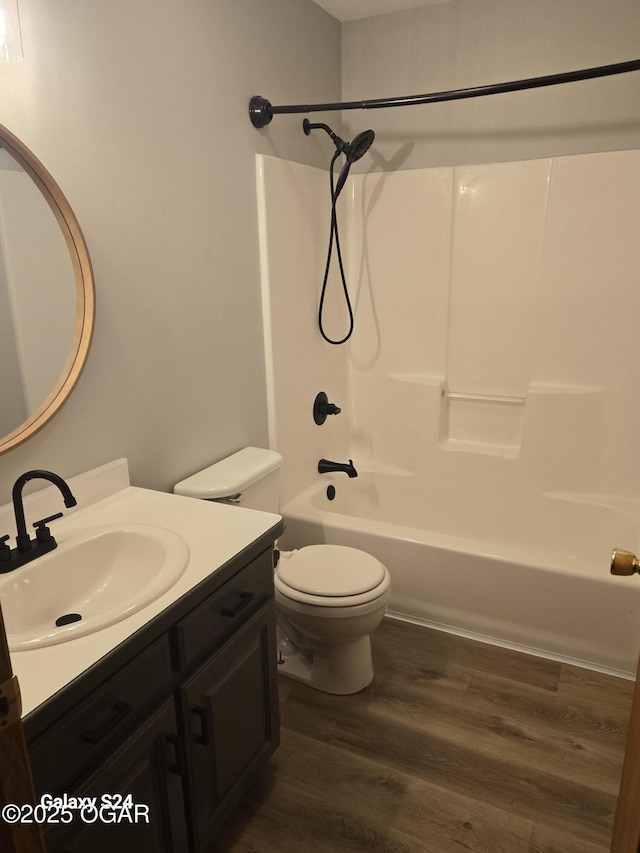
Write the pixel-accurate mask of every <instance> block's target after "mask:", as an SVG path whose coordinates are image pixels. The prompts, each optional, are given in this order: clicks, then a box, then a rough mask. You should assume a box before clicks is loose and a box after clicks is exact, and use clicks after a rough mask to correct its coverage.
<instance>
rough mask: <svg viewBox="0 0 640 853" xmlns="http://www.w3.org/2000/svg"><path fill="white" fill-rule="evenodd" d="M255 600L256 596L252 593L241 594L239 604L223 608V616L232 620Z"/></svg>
mask: <svg viewBox="0 0 640 853" xmlns="http://www.w3.org/2000/svg"><path fill="white" fill-rule="evenodd" d="M254 598H255V595H254V594H253V593H252V592H241V593H240V600H239V601H238V602H237V604H235V605H234V606H233V607H223V608H222V615H223V616H231V618H233V617H234V616H237V615H238V613H240V611H241V610H244V608H245V607H247V605H249V604H251V602H252V601H253V599H254Z"/></svg>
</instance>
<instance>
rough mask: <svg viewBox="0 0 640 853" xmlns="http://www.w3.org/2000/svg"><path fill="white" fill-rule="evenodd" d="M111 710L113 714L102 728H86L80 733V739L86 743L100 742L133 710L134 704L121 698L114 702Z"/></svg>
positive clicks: (93, 744)
mask: <svg viewBox="0 0 640 853" xmlns="http://www.w3.org/2000/svg"><path fill="white" fill-rule="evenodd" d="M111 711H112V712H113V714H112V716H110V717H109V719H108V720H107V721H106V723H105V724H104V725H103V726H102V727H101V728H99V729H97V730H94V731H91V729H85V730H84V731H83V732H82V734H81V735H80V740H83V741H84V742H85V743H90V744H91V745H92V746H95V745H96V744H97V743H100V741H101V740H102V739H103V738H105V737H106V736H107V735H108V734H109V733H110V732H111V731H112V730H113V729H114V728H115V727H116V726H117V725H118V723H120V722H122V720H124V718H125V717H127V716H128V715H129V714H130V713H131V712H132V711H133V705H129V703H128V702H122V701H120V700H119V701H117V702H114V703H113V705H112V706H111Z"/></svg>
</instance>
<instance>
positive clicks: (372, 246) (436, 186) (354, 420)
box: [262, 151, 640, 501]
mask: <svg viewBox="0 0 640 853" xmlns="http://www.w3.org/2000/svg"><path fill="white" fill-rule="evenodd" d="M264 162H265V164H267V165H268V169H267V179H266V182H265V183H264V185H263V186H264V197H265V199H266V200H265V214H264V223H265V224H264V227H263V265H262V268H263V277H264V275H265V271H266V274H267V278H268V281H267V285H266V292H267V294H268V300H269V302H270V305H271V321H270V322H269V321H267V324H266V325H267V332H266V334H267V336H269V335H271V336H272V344H271V346H272V358H271V365H272V368H271V369H272V373H273V376H274V380H273V393H272V394H271V395H270V408H271V409H272V419H273V420H274V423H275V420H277V424H276V426H275V427H274V430H273V432H272V435H273V438H272V443H273V446H276V447H278V449H280V450H281V451H282V452H283V455H284V456H285V466H284V471H283V473H284V476H285V483H286V492H285V499H287V498H290V497H291V496H293V495H295V494H297V493H299V491H300V490H301V489H302V487H304V485H305V484H307V483H309V482H310V481H312V480H313V479H314V477H316V476H317V475H316V472H315V464H316V462H317V459H318V458H320V457H321V456H328V457H329V458H332V454H334V455H335V458H337V459H347V458H351V457H352V458H353V459H354V462H355V463H356V467H360V468H361V469H362V470H367V469H372V470H381V471H385V470H386V471H395V472H400V473H404V474H406V475H408V476H410V477H411V478H415V480H416V484H417V483H422V488H428V489H437V490H438V492H439V493H441V494H442V495H443V497H444V496H446V494H448V493H449V492H451V494H452V495H455V494H458V493H459V494H463V493H464V494H467V495H476V498H474V500H478V501H482V493H483V489H486V488H490V489H491V491H492V492H493V493H497V492H504V494H505V495H507V496H508V495H512V496H516V497H519V498H520V497H522V496H523V495H530V494H534V493H539V492H548V491H554V492H567V493H576V492H579V493H581V494H585V493H586V494H590V495H594V494H596V495H597V494H603V493H608V494H611V495H618V496H619V497H622V498H636V499H640V454H638V452H637V448H638V446H640V380H639V379H638V375H637V370H636V365H637V353H636V346H637V334H636V327H637V321H638V318H639V317H640V286H639V285H640V272H639V270H640V239H639V234H640V232H639V231H638V225H637V223H638V222H640V152H639V151H624V152H608V153H602V154H591V155H576V156H568V157H561V158H554V159H553V160H551V161H550V160H539V161H525V162H523V163H502V164H494V165H490V166H482V167H480V168H478V167H464V168H462V167H459V168H456V169H453V168H442V169H440V168H436V169H424V170H416V171H407V170H405V171H399V172H386V173H371V174H360V175H355V176H352V179H351V180H350V182H349V184H348V191H347V190H345V199H344V203H343V208H342V211H341V224H342V232H341V233H342V236H343V240H342V245H343V252H344V254H345V258H346V259H347V260H348V266H347V273H348V280H349V283H350V286H351V294H352V299H353V303H354V310H355V333H354V335H353V338H352V340H351V341H350V342H349V343H348V344H346V345H345V346H342V347H331V346H329V345H327V344H326V343H324V342H323V341H322V340H321V339H320V336H319V334H318V331H317V327H316V312H317V298H318V295H319V286H320V282H321V276H322V271H323V270H324V261H325V252H326V241H327V237H328V233H327V232H328V217H329V210H328V203H327V195H328V194H327V192H326V183H327V182H326V174H325V173H324V172H322V171H319V170H314V169H311V168H309V167H304V166H298V165H296V164H291V163H282V162H281V161H277V160H275V159H273V158H264ZM330 287H331V288H334V298H335V299H337V300H338V301H336V302H334V303H332V305H331V310H332V312H333V311H334V310H335V312H336V314H335V315H333V316H331V315H329V322H331V323H338V324H339V323H340V322H342V321H341V319H340V317H341V316H342V315H341V314H340V313H339V312H340V311H344V306H341V305H340V303H339V299H338V296H339V293H340V285H339V283H338V282H337V281H336V280H335V279H333V280H332V282H331V283H330ZM336 293H337V294H338V296H336V295H335V294H336ZM319 390H325V391H327V393H328V394H329V396H330V397H335V398H336V399H335V400H334V402H336V403H337V404H338V405H340V406H341V408H342V409H343V413H342V414H341V415H340V416H339V417H335V418H330V419H329V421H328V422H327V423H326V424H325V425H324V426H322V427H316V426H315V425H314V424H313V422H312V420H311V419H310V406H311V404H312V402H313V397H314V396H315V393H316V392H317V391H319ZM412 482H413V480H412ZM408 483H409V481H408V480H407V488H409V486H408ZM414 486H415V484H414V485H412V486H411V489H414V490H415V488H414Z"/></svg>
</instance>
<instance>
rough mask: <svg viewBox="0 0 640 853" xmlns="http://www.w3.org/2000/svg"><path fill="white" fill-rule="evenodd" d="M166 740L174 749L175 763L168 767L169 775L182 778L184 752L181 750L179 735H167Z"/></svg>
mask: <svg viewBox="0 0 640 853" xmlns="http://www.w3.org/2000/svg"><path fill="white" fill-rule="evenodd" d="M165 740H166V741H167V743H168V744H171V746H172V747H173V749H174V754H175V761H174V762H173V764H168V765H167V771H168V772H169V773H175V775H176V776H182V750H181V749H180V738H179V737H178V736H177V735H167V736H166V737H165Z"/></svg>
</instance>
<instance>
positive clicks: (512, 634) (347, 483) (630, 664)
mask: <svg viewBox="0 0 640 853" xmlns="http://www.w3.org/2000/svg"><path fill="white" fill-rule="evenodd" d="M329 485H333V486H334V487H335V497H334V499H333V500H329V499H328V497H327V486H329ZM282 513H283V515H284V518H285V523H286V532H285V535H284V537H283V538H282V539H281V547H284V548H300V547H303V546H304V545H310V544H315V543H323V542H326V543H332V544H338V545H349V546H352V547H354V548H361V549H362V550H364V551H368V552H369V553H370V554H373V555H374V556H375V557H377V558H378V559H379V560H380V561H381V562H382V563H384V565H385V566H387V568H388V569H389V572H390V573H391V582H392V590H393V591H392V597H391V600H390V602H389V607H388V614H389V615H390V616H395V617H397V618H402V619H407V620H409V621H412V622H416V623H418V624H424V625H428V626H430V627H434V628H438V629H442V630H446V631H452V632H454V633H460V634H463V635H465V636H470V637H474V638H477V639H479V640H482V641H484V642H491V643H497V644H499V645H503V646H506V647H508V648H516V649H519V650H522V651H526V652H529V653H533V654H537V655H541V656H544V657H549V658H552V659H557V660H562V661H569V662H571V663H575V664H578V665H581V666H587V667H589V668H593V669H599V670H603V671H607V672H612V673H613V674H615V675H621V676H624V677H634V676H635V671H636V666H637V662H638V654H639V652H640V578H636V577H630V578H620V577H613V576H612V575H611V574H610V570H609V566H610V558H611V551H612V549H613V548H614V547H620V548H626V549H627V550H630V551H636V549H637V547H638V529H639V524H638V517H639V512H638V507H637V504H636V503H635V502H634V501H631V500H629V501H625V500H624V499H618V498H613V497H609V496H605V497H603V496H602V495H585V494H579V495H576V494H540V495H537V496H530V497H528V498H523V499H521V500H514V499H513V498H512V497H511V496H507V495H501V494H497V495H493V494H492V495H491V496H490V498H489V497H488V496H487V495H486V494H483V493H482V492H478V493H474V492H473V491H472V490H469V491H466V492H465V493H464V494H460V493H459V492H456V493H453V492H452V493H451V494H447V491H446V488H444V489H442V488H433V487H432V488H431V489H430V494H425V493H424V488H423V489H422V491H421V489H420V487H419V484H418V482H417V478H414V477H407V476H397V475H395V474H385V473H367V472H364V473H363V472H361V473H360V476H358V478H356V479H353V480H348V479H346V478H345V477H344V476H343V475H341V474H337V475H335V476H333V475H329V476H326V477H325V476H323V477H322V479H321V481H318V482H316V483H315V484H314V485H313V486H312V487H310V488H309V489H308V490H307V491H305V492H304V493H302V494H300V495H299V496H297V497H296V498H295V499H293V500H291V501H289V502H288V503H287V504H285V505H284V506H283V509H282Z"/></svg>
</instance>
